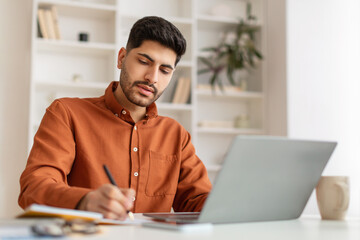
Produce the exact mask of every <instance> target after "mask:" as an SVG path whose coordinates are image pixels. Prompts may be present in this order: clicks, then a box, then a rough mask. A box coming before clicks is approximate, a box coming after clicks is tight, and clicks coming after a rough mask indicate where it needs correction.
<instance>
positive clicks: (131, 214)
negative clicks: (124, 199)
mask: <svg viewBox="0 0 360 240" xmlns="http://www.w3.org/2000/svg"><path fill="white" fill-rule="evenodd" d="M128 216H129V219H130V220H131V221H134V220H135V218H134V214H133V213H132V212H130V211H129V212H128Z"/></svg>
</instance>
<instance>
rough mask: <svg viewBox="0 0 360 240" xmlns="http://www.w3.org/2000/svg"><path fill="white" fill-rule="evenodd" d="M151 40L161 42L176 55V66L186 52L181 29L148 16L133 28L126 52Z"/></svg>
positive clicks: (160, 19) (137, 22)
mask: <svg viewBox="0 0 360 240" xmlns="http://www.w3.org/2000/svg"><path fill="white" fill-rule="evenodd" d="M146 40H151V41H156V42H159V43H160V44H161V45H163V46H165V47H168V48H170V49H172V50H174V52H175V53H176V61H175V66H176V64H177V63H178V62H179V61H180V59H181V56H182V55H184V53H185V51H186V40H185V38H184V36H183V35H182V34H181V32H180V31H179V29H178V28H177V27H175V26H174V25H173V24H172V23H170V22H169V21H167V20H165V19H163V18H161V17H156V16H148V17H144V18H141V19H139V20H138V21H136V22H135V23H134V25H133V26H132V28H131V31H130V35H129V39H128V42H127V44H126V51H127V52H130V51H131V49H133V48H137V47H139V46H140V45H141V44H142V43H143V41H146Z"/></svg>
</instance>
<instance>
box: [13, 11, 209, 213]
mask: <svg viewBox="0 0 360 240" xmlns="http://www.w3.org/2000/svg"><path fill="white" fill-rule="evenodd" d="M185 49H186V41H185V39H184V37H183V36H182V34H181V33H180V31H179V30H178V29H177V28H176V27H175V26H174V25H172V24H171V23H169V22H168V21H166V20H164V19H162V18H159V17H145V18H143V19H140V20H139V21H137V22H136V23H135V24H134V26H133V27H132V29H131V32H130V35H129V39H128V43H127V45H126V49H125V48H121V49H120V51H119V54H118V62H117V67H118V68H119V69H121V74H120V81H119V82H120V83H119V82H113V83H111V84H110V85H109V87H108V88H107V89H106V91H105V95H104V96H101V97H98V98H87V99H79V98H62V99H57V100H55V101H54V102H53V103H52V104H51V105H50V107H49V108H48V109H47V111H46V113H45V115H44V117H43V120H42V122H41V125H40V127H39V130H38V132H37V133H36V135H35V138H34V145H33V148H32V150H31V153H30V155H29V158H28V162H27V166H26V168H25V170H24V172H23V174H22V175H21V178H20V185H21V192H20V196H19V205H20V206H21V207H23V208H25V207H27V206H28V205H30V204H32V203H39V204H45V205H50V206H57V207H64V208H77V209H81V210H88V211H96V212H100V213H102V214H103V215H104V216H105V217H106V218H112V219H124V218H126V212H127V211H129V210H131V211H133V212H166V211H170V210H171V208H172V207H173V209H174V210H175V211H200V210H201V208H202V206H203V203H204V201H205V199H206V197H207V195H208V193H209V191H210V189H211V184H210V181H209V179H208V176H207V172H206V169H205V167H204V165H203V164H202V162H201V161H200V160H199V158H198V157H197V156H196V155H195V149H194V147H193V145H192V143H191V140H190V135H189V133H188V132H187V131H186V130H185V129H184V128H183V127H182V126H181V125H180V124H179V123H177V122H176V121H175V120H173V119H170V118H167V117H162V116H158V115H157V109H156V104H155V103H154V102H155V101H156V100H157V99H158V98H159V97H160V96H161V94H162V93H163V91H164V90H165V89H166V87H167V86H168V84H169V82H170V80H171V77H172V75H173V73H174V71H175V66H176V64H177V63H178V62H179V60H180V58H181V56H182V55H183V54H184V53H185ZM104 164H106V165H107V166H108V167H109V169H110V170H111V172H112V174H113V177H114V179H115V181H116V182H117V184H118V186H119V188H117V187H115V186H113V185H111V184H109V180H108V178H107V176H106V174H105V172H104V171H103V165H104Z"/></svg>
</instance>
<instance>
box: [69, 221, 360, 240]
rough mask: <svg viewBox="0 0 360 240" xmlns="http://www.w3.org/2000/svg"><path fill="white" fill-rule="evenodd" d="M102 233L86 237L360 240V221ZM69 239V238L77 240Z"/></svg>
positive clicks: (133, 228)
mask: <svg viewBox="0 0 360 240" xmlns="http://www.w3.org/2000/svg"><path fill="white" fill-rule="evenodd" d="M101 230H102V233H100V234H97V235H93V236H87V238H89V239H142V240H143V239H147V240H155V239H156V240H162V239H164V240H165V239H166V240H169V239H170V240H177V239H194V240H195V239H196V240H201V239H207V240H211V239H217V240H218V239H222V240H225V239H246V240H251V239H266V240H272V239H274V240H275V239H276V240H281V239H291V240H297V239H299V240H300V239H301V240H312V239H316V240H319V239H324V240H332V239H334V240H335V239H336V240H355V239H356V240H359V239H360V219H351V220H346V221H323V220H321V219H320V218H312V217H302V218H300V219H297V220H290V221H277V222H256V223H239V224H221V225H214V227H213V228H212V230H210V231H203V232H201V231H200V232H179V231H172V230H162V229H156V228H148V227H142V226H102V227H101ZM80 238H81V237H80V236H72V237H71V239H80Z"/></svg>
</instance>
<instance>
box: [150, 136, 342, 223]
mask: <svg viewBox="0 0 360 240" xmlns="http://www.w3.org/2000/svg"><path fill="white" fill-rule="evenodd" d="M336 145H337V143H336V142H325V141H309V140H295V139H289V138H285V137H271V136H240V135H239V136H236V137H235V138H234V140H233V141H232V144H231V146H230V149H229V151H228V153H227V155H226V157H225V160H224V163H223V166H222V169H221V170H220V172H219V174H218V176H217V178H216V181H215V183H214V185H213V189H212V191H211V193H210V194H209V196H208V198H207V200H206V202H205V205H204V207H203V209H202V211H201V212H200V213H144V215H145V216H148V217H152V218H154V219H158V220H164V221H169V222H186V223H237V222H253V221H273V220H288V219H296V218H298V217H299V216H300V215H301V213H302V211H303V210H304V208H305V205H306V203H307V201H308V199H309V198H310V195H311V193H312V191H313V189H314V188H315V187H316V185H317V182H318V181H319V179H320V177H321V174H322V172H323V170H324V168H325V166H326V164H327V162H328V160H329V158H330V156H331V155H332V153H333V151H334V149H335V147H336Z"/></svg>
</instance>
